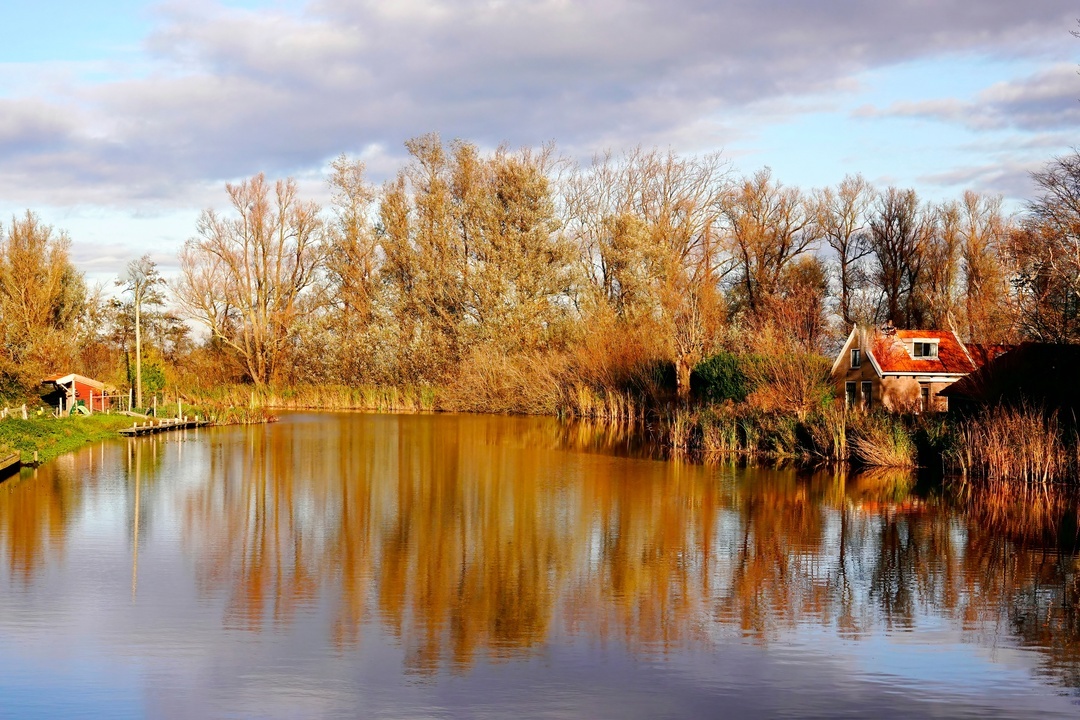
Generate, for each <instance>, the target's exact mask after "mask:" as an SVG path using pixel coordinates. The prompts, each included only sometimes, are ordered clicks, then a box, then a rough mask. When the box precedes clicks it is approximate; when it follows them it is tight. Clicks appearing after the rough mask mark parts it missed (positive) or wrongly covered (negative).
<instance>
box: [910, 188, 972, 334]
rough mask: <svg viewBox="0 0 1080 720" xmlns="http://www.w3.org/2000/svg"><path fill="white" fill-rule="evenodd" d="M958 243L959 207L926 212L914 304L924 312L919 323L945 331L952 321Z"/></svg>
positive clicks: (945, 205)
mask: <svg viewBox="0 0 1080 720" xmlns="http://www.w3.org/2000/svg"><path fill="white" fill-rule="evenodd" d="M961 244H962V232H961V208H960V205H959V204H957V203H955V202H947V203H943V204H941V205H938V206H937V207H935V208H933V209H932V210H930V211H929V212H928V213H927V220H926V238H925V246H924V254H925V262H924V267H925V269H924V271H923V273H922V283H921V287H919V288H918V298H917V301H916V302H917V303H918V304H919V306H920V307H921V308H922V309H923V311H924V317H923V322H924V323H926V324H928V325H929V326H931V327H934V328H947V327H950V326H952V325H953V324H954V322H955V311H956V309H957V297H956V293H957V279H958V277H959V270H960V247H961Z"/></svg>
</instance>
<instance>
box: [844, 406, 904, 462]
mask: <svg viewBox="0 0 1080 720" xmlns="http://www.w3.org/2000/svg"><path fill="white" fill-rule="evenodd" d="M848 423H849V428H850V436H851V454H852V457H853V458H854V459H855V460H857V461H858V462H859V463H861V464H862V465H866V466H869V467H892V468H911V467H915V457H916V453H915V441H914V440H913V439H912V437H911V432H910V431H909V430H908V428H907V426H906V425H905V424H904V421H903V420H902V419H901V418H899V417H897V416H895V415H888V414H885V413H880V412H874V413H864V412H854V413H849V414H848Z"/></svg>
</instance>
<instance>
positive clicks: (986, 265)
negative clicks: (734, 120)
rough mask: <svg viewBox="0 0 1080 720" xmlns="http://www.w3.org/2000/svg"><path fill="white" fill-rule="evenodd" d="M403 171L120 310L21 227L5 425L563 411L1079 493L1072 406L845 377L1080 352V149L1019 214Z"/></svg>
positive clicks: (254, 200) (642, 159) (677, 177)
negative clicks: (878, 355)
mask: <svg viewBox="0 0 1080 720" xmlns="http://www.w3.org/2000/svg"><path fill="white" fill-rule="evenodd" d="M405 150H406V152H407V157H406V158H405V159H404V161H403V162H402V164H401V166H400V167H399V168H398V170H397V172H396V173H393V177H392V178H391V179H389V180H388V181H386V182H384V183H383V184H382V185H381V186H376V185H374V184H373V183H371V182H369V180H368V179H367V176H366V169H365V167H364V164H363V163H362V162H361V161H360V160H358V159H357V158H350V157H348V156H344V155H343V156H341V157H339V158H338V159H337V160H335V161H334V162H333V163H331V164H330V167H329V168H328V173H327V178H326V181H327V186H328V190H329V202H328V203H327V204H326V205H325V206H322V205H320V204H319V203H317V202H315V201H314V200H313V199H311V198H310V197H305V192H306V191H305V190H304V189H303V188H302V187H301V185H300V184H299V183H298V182H297V181H296V180H295V179H293V178H281V179H268V178H267V177H266V176H265V175H263V174H257V175H254V176H252V177H250V178H247V179H243V180H240V181H238V182H231V183H227V184H226V185H225V189H224V195H223V199H222V203H221V207H218V208H208V209H206V210H205V211H203V212H202V213H201V214H200V215H199V216H198V217H197V218H194V223H193V228H194V229H193V233H192V235H191V237H190V239H189V240H188V241H187V242H185V243H184V245H183V247H182V248H181V249H180V251H179V255H178V257H177V263H176V267H177V268H178V270H177V272H176V275H175V276H174V277H173V278H171V279H169V280H168V281H166V279H165V278H163V277H162V276H161V275H160V274H159V272H158V269H157V266H156V265H155V263H154V261H153V260H152V259H151V258H150V256H144V257H143V258H139V259H137V260H132V261H131V262H130V263H129V264H128V266H127V269H126V272H124V273H123V274H122V275H121V276H120V277H118V278H117V280H116V283H115V285H116V288H118V290H117V293H118V295H113V294H110V293H107V292H105V290H104V288H102V287H98V288H91V287H88V286H87V284H86V281H85V278H84V276H83V274H82V273H81V272H80V271H79V270H78V269H77V268H76V267H75V265H74V263H73V262H72V259H71V255H70V247H71V241H70V239H69V238H68V236H67V235H66V234H65V233H64V232H63V231H57V230H55V229H54V228H52V227H50V226H48V225H46V224H44V223H42V222H41V220H40V219H39V218H38V216H37V215H35V214H34V213H33V212H32V211H30V210H27V211H26V212H25V213H24V214H21V215H18V216H15V217H12V218H11V220H10V222H5V223H4V224H3V226H2V227H0V401H3V400H6V401H8V402H9V403H12V402H14V403H15V404H21V403H23V402H28V403H30V404H33V403H34V402H35V401H36V397H35V394H36V392H37V391H38V388H39V384H40V382H41V380H42V378H45V377H50V376H54V375H56V374H58V373H64V374H66V373H70V372H76V373H78V374H81V375H83V376H85V377H88V378H93V379H94V380H96V381H98V382H100V383H102V384H103V385H104V386H106V387H109V388H114V389H117V390H118V391H119V392H121V393H122V392H125V391H126V390H127V389H128V388H132V391H131V392H132V394H133V395H134V396H135V400H134V404H135V405H137V406H138V405H146V404H149V403H148V401H147V398H154V397H159V398H160V397H163V396H164V397H171V398H173V399H174V400H175V398H177V397H181V398H184V399H185V401H186V402H189V403H191V404H192V405H196V406H200V407H203V408H204V411H205V415H206V416H207V417H209V418H210V419H212V420H215V421H217V422H221V423H239V422H260V421H262V420H264V419H266V417H267V415H269V414H270V413H271V412H273V410H274V409H306V408H323V409H331V410H333V409H340V410H345V409H363V410H374V411H380V412H428V411H440V410H445V411H457V412H493V413H519V414H530V415H553V416H561V417H566V418H581V419H588V420H593V421H598V422H606V423H612V424H634V423H639V424H641V425H642V426H644V427H647V428H648V429H649V432H651V433H652V434H654V435H655V436H656V437H657V438H659V439H660V440H662V441H663V442H664V444H665V445H666V446H667V447H668V448H669V450H670V451H671V452H672V453H676V454H682V455H686V456H693V457H701V458H703V459H709V458H712V457H729V458H732V457H733V458H739V459H741V460H745V461H749V460H757V459H780V460H785V459H796V460H800V461H807V462H852V463H855V464H858V465H864V466H877V467H898V468H914V467H919V466H921V467H924V468H932V469H934V470H936V471H937V470H940V472H943V473H950V474H951V473H956V474H958V475H960V476H962V477H965V478H967V482H968V483H999V482H1004V483H1019V484H1021V485H1024V486H1028V485H1046V484H1048V483H1052V482H1058V481H1061V480H1070V481H1080V470H1078V467H1077V466H1078V464H1080V460H1078V454H1080V451H1078V450H1077V448H1078V446H1080V442H1078V440H1077V430H1076V421H1075V419H1074V418H1072V417H1065V414H1066V411H1065V410H1061V411H1060V412H1061V414H1060V415H1053V414H1047V413H1044V412H1041V411H1040V410H1038V409H1037V408H1027V407H1021V408H1019V409H1015V408H1014V409H1008V408H985V409H984V410H983V411H982V414H981V415H978V416H972V417H970V418H966V419H964V418H954V417H947V418H938V417H917V416H903V417H898V416H888V415H884V414H879V413H878V412H871V413H860V412H845V411H844V410H843V409H841V408H839V407H838V404H837V401H836V400H835V399H834V397H833V388H832V387H831V385H830V383H829V369H830V366H831V363H830V361H829V360H828V359H827V358H829V357H831V356H834V354H835V353H836V352H837V350H838V347H839V346H838V343H840V342H841V341H842V338H843V337H845V336H847V334H848V333H849V332H850V329H851V328H852V327H853V326H855V325H857V324H861V325H863V326H880V325H881V324H883V323H886V322H887V323H890V324H891V325H892V326H894V327H897V328H908V329H916V328H924V329H932V328H949V329H953V330H954V331H955V332H956V333H957V335H958V337H959V338H960V339H961V340H962V341H963V342H967V343H973V344H978V345H984V346H992V345H1015V344H1018V343H1021V342H1038V343H1057V344H1076V343H1080V283H1077V278H1078V277H1080V235H1078V234H1077V233H1076V231H1075V228H1077V227H1080V202H1077V198H1080V152H1076V151H1074V152H1072V153H1071V154H1066V155H1063V156H1059V157H1055V158H1052V159H1050V160H1049V161H1048V162H1047V163H1046V165H1045V166H1044V168H1042V169H1041V170H1039V171H1037V172H1035V173H1033V174H1032V180H1033V184H1034V187H1035V189H1036V191H1037V195H1036V196H1035V197H1033V198H1032V199H1030V200H1029V201H1028V202H1027V203H1026V206H1025V208H1024V210H1023V211H1022V212H1019V213H1010V212H1008V208H1006V207H1005V206H1004V201H1003V198H1001V197H1000V196H987V195H983V194H980V193H978V192H975V191H973V190H969V191H967V192H963V193H962V194H961V195H960V196H959V197H956V198H954V199H951V200H945V201H940V202H937V201H935V202H928V201H926V200H924V199H921V198H920V197H919V196H918V194H917V193H916V192H915V190H913V189H911V188H902V187H895V186H890V187H876V186H874V185H873V184H872V183H870V182H868V181H867V180H866V179H865V178H864V177H862V176H861V175H858V174H854V175H850V176H848V177H845V178H843V179H842V180H840V182H838V183H836V184H835V185H833V186H829V187H824V188H799V187H795V186H791V185H786V184H784V183H783V182H781V180H780V179H779V178H777V177H775V176H774V175H773V173H772V171H771V170H770V169H768V168H763V169H761V170H758V171H757V172H751V173H748V174H739V173H738V172H737V171H736V170H735V168H734V167H733V166H732V164H731V162H729V160H728V159H727V158H725V157H723V156H722V155H720V154H707V155H696V156H695V155H680V154H678V153H676V152H674V151H671V150H667V151H665V150H660V149H655V148H654V149H648V148H640V147H639V148H637V149H634V150H630V151H627V152H625V153H622V154H616V153H604V154H601V155H598V156H597V157H595V158H594V159H593V160H592V162H589V163H579V162H576V161H574V160H573V159H572V158H566V157H560V156H559V155H558V154H557V152H556V149H555V147H554V146H553V145H547V146H544V147H540V148H522V149H520V150H514V149H511V148H508V147H499V148H497V149H495V150H492V151H485V150H483V149H482V148H480V147H479V146H478V145H476V144H474V143H471V142H468V141H467V140H454V141H452V142H444V141H443V140H442V139H441V138H440V137H439V136H438V135H437V134H435V133H431V134H427V135H422V136H420V137H416V138H413V139H412V140H409V141H407V142H406V143H405ZM189 323H196V324H199V325H201V326H202V327H203V328H204V329H205V331H206V332H205V333H204V334H203V335H201V336H197V335H195V334H193V330H192V327H191V326H190V325H189ZM1049 401H1050V400H1047V402H1049ZM0 422H6V420H5V421H0ZM79 432H82V431H79ZM86 432H89V430H87V431H86ZM73 434H74V431H73ZM1034 436H1037V437H1034ZM27 442H29V441H27ZM57 443H59V440H58V441H57ZM25 447H30V445H29V444H26V445H25Z"/></svg>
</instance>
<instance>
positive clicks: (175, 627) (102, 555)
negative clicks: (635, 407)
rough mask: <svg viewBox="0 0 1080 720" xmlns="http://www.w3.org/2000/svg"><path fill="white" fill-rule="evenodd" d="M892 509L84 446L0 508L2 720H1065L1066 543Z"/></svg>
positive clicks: (607, 473) (1070, 646) (526, 447)
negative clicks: (461, 719) (955, 719)
mask: <svg viewBox="0 0 1080 720" xmlns="http://www.w3.org/2000/svg"><path fill="white" fill-rule="evenodd" d="M910 485H911V480H910V478H908V477H906V476H905V475H903V474H900V475H897V474H888V473H886V474H878V475H871V476H863V477H845V476H844V475H842V474H836V473H832V472H822V473H806V472H802V473H796V472H795V471H793V470H783V469H737V468H733V467H705V466H701V465H695V464H690V463H680V462H674V461H664V460H658V459H655V456H653V455H651V453H650V449H649V447H648V446H647V444H645V443H642V442H641V441H640V440H639V439H637V438H635V437H633V436H629V435H624V434H621V433H619V432H617V431H613V430H610V429H604V428H602V427H597V426H588V425H565V424H560V423H559V422H557V421H555V420H552V419H546V418H544V419H534V418H507V417H486V416H449V415H447V416H390V415H354V414H296V415H289V416H286V417H285V418H284V419H283V420H282V422H280V423H277V424H274V425H270V426H258V427H231V428H215V429H210V430H200V431H189V432H187V433H186V434H185V433H175V434H170V435H161V436H156V437H152V438H143V439H136V440H124V441H116V442H108V443H104V444H100V445H95V446H93V447H88V448H86V449H85V450H83V451H81V452H78V453H75V454H72V455H69V456H66V457H63V458H61V459H60V460H58V461H56V462H54V463H51V464H49V465H46V466H43V467H41V468H39V469H38V470H37V471H23V474H22V475H21V476H20V477H18V478H15V479H12V480H9V481H7V482H6V483H4V484H0V717H4V718H7V717H11V718H36V717H62V718H71V717H109V718H129V717H130V718H143V717H152V718H248V717H256V718H321V717H332V718H336V717H350V718H351V717H372V718H383V717H385V718H456V717H468V718H503V717H544V718H576V717H583V718H662V717H882V718H889V717H896V718H901V717H903V718H912V717H1002V718H1030V717H1034V716H1036V715H1037V716H1040V717H1055V716H1059V717H1076V716H1077V715H1078V714H1080V707H1078V705H1077V700H1078V699H1080V695H1078V693H1077V688H1078V687H1080V643H1078V639H1080V615H1078V614H1077V613H1076V605H1075V603H1076V598H1077V590H1078V589H1080V586H1078V584H1077V574H1076V568H1075V559H1074V557H1073V556H1072V554H1071V552H1070V551H1065V550H1061V549H1059V548H1061V547H1062V546H1063V545H1064V546H1069V543H1068V542H1066V541H1067V540H1069V538H1070V537H1072V538H1075V522H1072V523H1071V524H1070V523H1069V522H1067V521H1063V520H1062V519H1061V517H1060V516H1059V514H1055V513H1054V512H1051V511H1046V510H1045V509H1044V510H1042V511H1037V510H1033V509H1032V508H1031V507H1030V506H1025V508H1023V509H1021V511H1010V510H1008V509H1007V508H1006V509H1002V507H1000V506H998V505H993V504H983V505H978V504H976V505H974V506H972V507H968V506H967V505H965V506H964V507H963V508H960V507H958V506H957V504H956V503H955V502H951V501H946V500H938V499H933V498H932V497H927V496H925V495H923V494H919V493H913V492H911V490H910ZM1040 512H1042V514H1041V515H1040V514H1039V513H1040ZM1070 533H1071V535H1070Z"/></svg>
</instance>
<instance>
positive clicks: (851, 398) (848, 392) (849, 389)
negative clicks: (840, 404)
mask: <svg viewBox="0 0 1080 720" xmlns="http://www.w3.org/2000/svg"><path fill="white" fill-rule="evenodd" d="M844 397H845V400H846V401H847V406H848V407H855V383H853V382H849V383H847V385H846V386H845V387H844Z"/></svg>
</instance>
